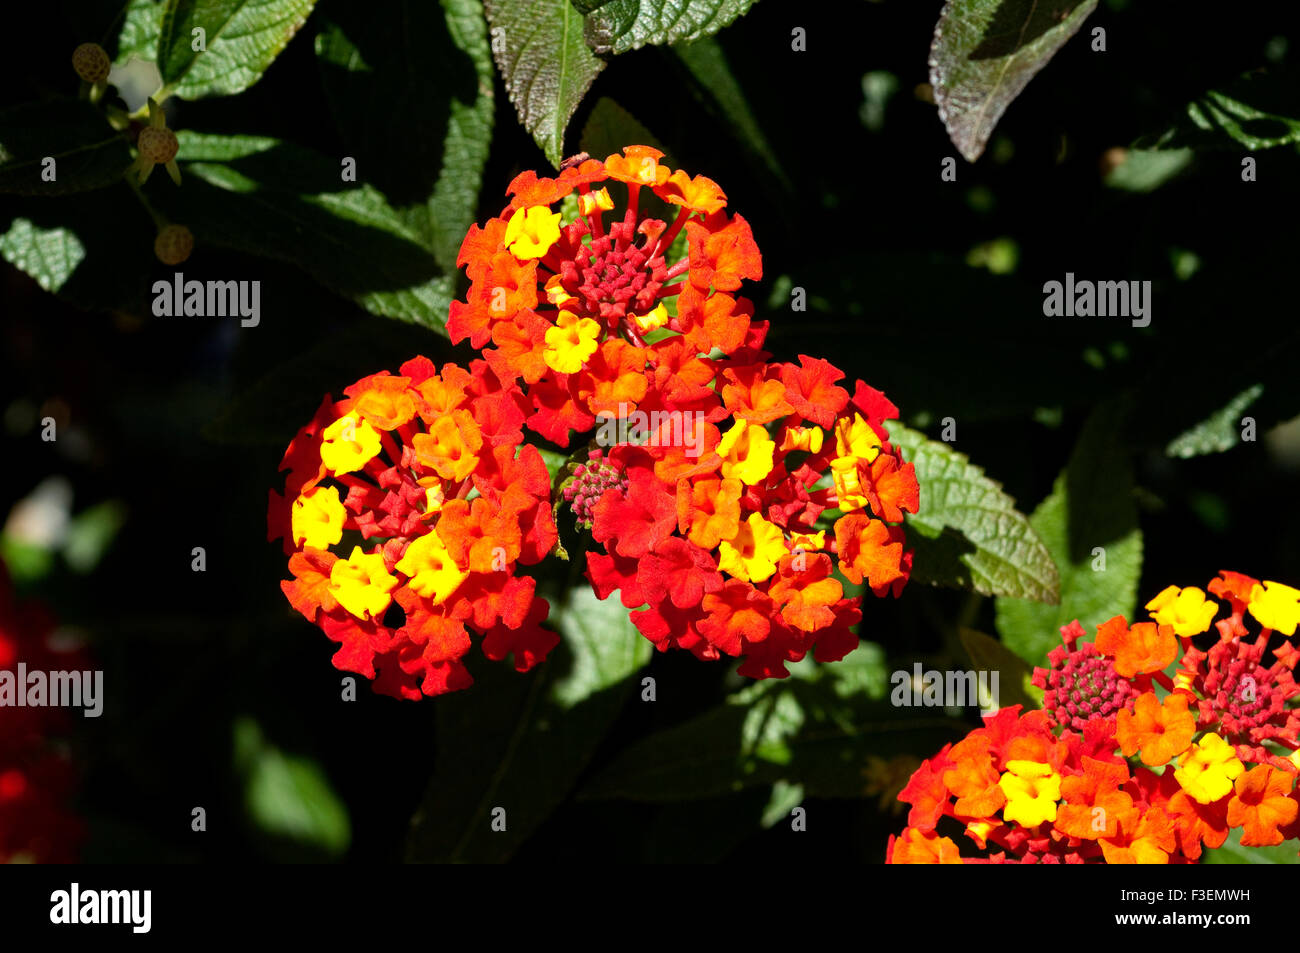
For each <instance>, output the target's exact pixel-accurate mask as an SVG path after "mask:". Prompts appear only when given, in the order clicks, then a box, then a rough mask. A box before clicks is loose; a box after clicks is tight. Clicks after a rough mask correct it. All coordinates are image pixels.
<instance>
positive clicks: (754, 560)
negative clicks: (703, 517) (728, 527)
mask: <svg viewBox="0 0 1300 953" xmlns="http://www.w3.org/2000/svg"><path fill="white" fill-rule="evenodd" d="M788 551H789V550H787V549H785V534H784V533H783V532H781V528H780V527H777V525H775V524H772V523H768V521H767V520H764V519H763V517H762V516H759V515H758V514H750V515H749V519H748V520H745V521H744V523H741V524H740V530H738V532H737V533H736V536H733V537H732V538H731V540H723V541H722V542H720V543H718V568H719V569H722V571H723V572H729V573H731V575H732V576H735V577H736V579H741V580H745V581H746V582H762V581H764V580H768V579H771V577H772V573H775V572H776V564H777V563H779V562H780V560H781V556H784V555H785V554H787V553H788Z"/></svg>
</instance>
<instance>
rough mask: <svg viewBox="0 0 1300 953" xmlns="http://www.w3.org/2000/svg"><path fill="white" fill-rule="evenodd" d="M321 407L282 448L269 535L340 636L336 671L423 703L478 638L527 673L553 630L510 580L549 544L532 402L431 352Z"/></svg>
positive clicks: (286, 585) (465, 679)
mask: <svg viewBox="0 0 1300 953" xmlns="http://www.w3.org/2000/svg"><path fill="white" fill-rule="evenodd" d="M344 394H345V395H346V398H345V399H344V400H341V401H334V400H332V399H330V398H328V397H327V398H325V400H324V402H323V403H322V404H321V406H320V409H319V410H317V412H316V415H315V417H313V419H312V421H311V423H309V424H308V425H307V426H306V427H304V428H302V430H300V431H299V432H298V435H297V436H296V437H295V438H294V440H293V442H292V443H291V444H290V445H289V449H288V451H287V452H286V453H285V456H284V461H283V462H282V463H281V466H280V469H282V470H285V469H287V470H288V471H289V475H288V478H287V480H286V483H285V490H284V493H283V494H279V493H276V492H274V491H272V493H271V500H270V508H269V530H268V538H269V539H272V540H274V539H277V538H281V537H282V538H283V539H284V548H285V552H286V553H287V554H288V555H289V571H290V572H291V573H292V574H293V577H294V578H293V579H292V580H290V581H286V582H283V583H281V587H282V588H283V589H284V592H285V595H286V596H288V598H289V602H290V603H291V604H292V605H293V607H294V608H295V609H297V610H298V611H299V612H301V613H302V614H303V615H304V616H306V617H307V619H308V620H309V621H311V622H314V623H316V624H317V625H318V626H320V628H321V629H322V630H323V631H324V632H325V634H326V635H327V636H329V638H330V639H332V640H333V641H335V642H338V643H340V646H339V649H338V651H337V652H336V653H335V655H334V665H335V667H336V668H339V669H341V670H343V671H347V672H355V673H357V674H358V675H363V676H365V677H366V678H370V679H374V687H375V690H376V691H378V692H381V693H384V694H388V695H392V696H394V697H398V698H419V697H421V695H439V694H442V693H444V692H448V691H454V690H456V689H460V688H465V687H467V686H468V685H469V684H470V683H471V682H472V678H471V677H470V674H469V672H468V671H467V669H466V668H465V665H464V663H463V662H462V661H461V660H462V658H463V657H464V655H465V653H466V652H468V651H469V648H470V635H469V633H470V631H473V632H476V633H478V634H480V635H481V636H482V650H483V654H484V655H486V656H487V657H489V658H491V659H498V660H499V659H503V658H504V657H505V656H506V655H508V654H511V653H513V655H514V664H515V668H517V669H518V670H520V671H526V670H527V669H529V668H531V667H532V666H533V665H535V664H536V663H537V662H539V661H541V660H542V659H544V658H545V657H546V654H547V653H548V652H549V651H550V650H551V649H552V648H553V647H554V646H555V644H556V643H557V641H558V638H557V636H556V635H555V634H554V633H553V632H550V631H549V630H547V629H544V628H542V627H541V625H540V623H541V622H542V620H543V619H545V618H546V614H547V611H548V605H547V603H546V601H545V600H544V599H540V598H538V597H537V596H536V595H535V588H536V583H535V581H534V580H533V579H532V578H531V577H529V576H517V575H516V574H515V569H516V567H517V566H520V565H525V566H527V565H532V564H535V563H538V562H540V561H541V560H542V558H543V557H544V556H545V555H546V554H547V553H548V552H550V551H551V549H552V547H554V545H555V542H556V532H555V524H554V522H553V520H552V517H551V504H550V477H549V475H548V473H547V471H546V466H545V464H544V463H543V462H542V458H541V455H540V454H539V453H538V452H537V449H536V448H535V447H531V446H526V445H523V446H521V444H522V439H523V433H522V430H521V427H522V424H523V419H524V403H523V396H522V395H521V394H520V392H519V389H518V388H517V387H516V386H514V384H513V383H512V382H511V383H506V384H503V383H501V382H500V381H499V380H498V379H497V377H496V375H495V374H493V373H492V370H491V369H490V368H489V367H488V366H487V365H486V364H484V363H483V362H482V361H475V362H473V363H472V364H471V365H470V367H469V370H465V369H463V368H461V367H458V366H456V365H455V364H446V365H444V366H443V367H442V369H441V371H439V370H438V369H437V368H436V367H435V366H434V364H433V363H432V362H431V361H429V360H428V359H427V358H423V357H417V358H414V359H412V360H410V361H407V362H406V363H405V364H403V365H402V367H401V369H400V371H399V372H398V375H397V376H393V375H390V374H389V373H388V372H387V371H384V372H381V373H379V374H373V375H371V376H369V377H366V378H363V379H362V380H360V381H358V382H357V383H355V384H353V385H352V386H351V387H349V388H347V389H346V390H345V391H344Z"/></svg>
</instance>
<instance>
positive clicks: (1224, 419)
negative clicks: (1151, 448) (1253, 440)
mask: <svg viewBox="0 0 1300 953" xmlns="http://www.w3.org/2000/svg"><path fill="white" fill-rule="evenodd" d="M1263 393H1264V385H1263V384H1254V385H1252V386H1250V387H1247V388H1246V389H1245V390H1244V391H1242V392H1241V393H1240V394H1238V395H1237V396H1236V397H1234V398H1232V400H1230V401H1228V403H1227V404H1226V405H1225V406H1224V407H1223V408H1222V409H1220V410H1218V411H1215V413H1214V414H1212V415H1211V416H1210V417H1208V418H1207V419H1205V420H1203V421H1201V422H1200V423H1199V424H1197V425H1196V426H1194V427H1192V428H1191V429H1189V430H1185V431H1183V432H1182V433H1181V434H1179V435H1178V436H1177V437H1175V438H1174V439H1173V440H1171V441H1169V446H1167V447H1166V448H1165V453H1167V454H1168V455H1169V456H1171V457H1183V458H1187V457H1197V456H1201V455H1203V454H1207V453H1222V452H1223V451H1225V450H1231V449H1232V448H1233V447H1235V446H1236V445H1237V444H1238V443H1240V442H1241V418H1242V415H1243V414H1244V413H1245V412H1246V410H1247V409H1248V408H1249V407H1250V406H1251V404H1253V403H1255V401H1257V400H1259V398H1260V397H1261V396H1262V395H1263Z"/></svg>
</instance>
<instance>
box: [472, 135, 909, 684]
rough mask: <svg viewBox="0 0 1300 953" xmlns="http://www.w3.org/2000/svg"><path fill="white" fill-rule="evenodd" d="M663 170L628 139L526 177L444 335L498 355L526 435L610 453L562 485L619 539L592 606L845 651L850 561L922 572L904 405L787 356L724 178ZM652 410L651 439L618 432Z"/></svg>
mask: <svg viewBox="0 0 1300 953" xmlns="http://www.w3.org/2000/svg"><path fill="white" fill-rule="evenodd" d="M662 158H663V154H662V153H661V152H659V151H658V150H656V149H652V148H649V147H646V146H629V147H628V148H626V149H624V150H623V154H622V155H612V156H609V157H608V158H607V159H606V160H605V161H604V162H601V161H599V160H595V159H590V158H585V157H583V158H581V160H580V161H575V162H571V163H568V164H567V167H566V168H565V169H564V170H563V171H562V172H561V174H560V175H559V177H558V178H555V179H545V178H544V179H539V178H538V177H537V176H536V175H534V174H533V173H531V172H525V173H523V174H522V175H520V176H518V177H517V178H516V179H515V181H514V182H513V183H512V184H511V185H510V188H509V192H510V194H512V195H513V199H512V200H511V202H510V204H509V205H508V206H507V207H506V208H505V210H504V211H503V212H502V213H501V215H500V216H498V217H496V218H494V219H492V220H490V221H489V222H488V223H487V224H486V225H485V226H484V227H483V228H481V229H480V228H478V227H477V226H476V227H474V228H472V229H471V231H470V233H469V235H468V236H467V237H466V239H465V242H464V245H463V246H462V248H461V253H460V258H459V261H460V263H461V264H462V265H464V266H465V267H466V270H467V272H468V275H469V278H470V281H471V284H470V290H469V292H468V295H467V296H466V300H465V301H463V302H456V303H455V304H453V306H452V312H451V320H450V321H449V322H448V331H449V332H450V334H451V336H452V340H453V341H458V340H462V339H465V338H468V339H469V341H470V343H471V344H473V345H474V346H476V347H486V346H487V345H489V344H491V345H492V347H491V348H489V349H488V350H486V351H485V354H484V356H485V358H486V360H487V362H488V363H489V365H490V366H491V367H492V369H493V370H494V371H495V373H496V375H497V376H498V377H499V378H500V379H501V380H517V381H520V382H521V386H522V387H523V388H524V389H525V393H526V394H527V399H528V401H529V404H530V410H531V413H530V414H529V416H528V419H527V421H526V423H527V426H528V427H529V428H531V429H532V430H534V431H536V432H537V433H538V434H540V435H542V436H543V437H545V438H547V439H549V440H552V441H554V442H555V443H557V444H559V445H560V446H568V445H569V444H570V441H571V440H572V439H573V437H574V436H575V435H576V434H585V433H589V432H590V431H592V430H593V429H594V430H596V431H597V432H596V440H595V442H596V443H597V444H600V445H602V449H600V450H596V451H592V452H591V455H590V459H589V460H588V462H585V463H583V464H582V465H581V466H580V468H578V470H577V471H576V472H575V473H574V475H573V480H572V481H571V482H570V483H569V485H568V486H566V487H565V490H564V493H565V499H566V501H568V502H569V503H570V505H571V507H572V509H573V511H574V514H575V516H576V518H577V521H578V523H579V525H581V526H583V527H590V529H591V533H592V537H593V538H594V540H595V541H596V542H597V543H598V544H601V545H602V546H603V548H604V552H590V553H588V563H587V575H588V578H589V579H590V580H591V582H592V584H593V586H594V587H595V589H596V592H597V594H598V595H599V596H600V597H601V598H608V597H609V596H610V594H611V593H612V592H614V591H615V590H618V591H619V593H620V598H621V599H622V602H623V604H624V605H625V606H627V607H628V608H629V609H633V610H637V611H634V612H633V613H632V619H633V621H634V622H635V624H636V625H637V627H638V628H639V629H640V631H641V632H642V633H643V634H644V635H645V636H646V637H647V638H648V639H650V640H651V641H652V642H654V643H655V645H656V646H657V647H658V648H659V649H661V650H664V649H668V648H684V649H689V650H690V651H692V652H694V653H695V654H696V655H698V656H700V657H701V658H709V659H714V658H718V657H719V655H720V654H725V655H730V656H743V657H744V659H745V661H744V663H743V664H742V665H741V668H740V671H741V673H742V674H745V675H750V676H753V677H756V678H766V677H780V676H783V675H785V674H786V669H785V663H786V662H787V661H794V660H797V659H800V658H802V657H803V656H804V655H805V654H806V653H807V652H809V651H813V652H814V656H815V657H816V658H817V659H819V660H835V659H839V658H842V657H843V656H844V655H845V654H846V653H847V652H849V651H850V650H851V649H852V648H853V647H854V646H855V645H856V644H857V637H856V636H855V635H854V634H853V633H852V631H851V626H852V625H854V624H855V623H856V622H857V621H858V620H859V619H860V618H861V610H860V608H859V606H860V603H861V599H860V598H856V597H855V598H845V597H844V588H843V584H842V583H841V582H840V580H839V579H837V578H835V576H834V575H833V571H834V570H835V569H836V568H838V569H839V570H840V572H841V573H842V574H843V577H844V578H846V579H848V580H849V581H850V582H852V583H854V584H863V583H864V582H865V584H866V585H867V586H869V587H870V588H871V589H872V590H873V592H875V593H876V594H877V595H884V594H886V593H888V592H893V593H895V594H897V593H898V592H899V590H900V589H901V588H902V586H903V585H904V583H905V582H906V581H907V578H908V575H909V572H910V567H911V553H910V552H908V551H907V550H906V549H905V545H904V539H903V532H902V527H901V525H899V524H900V523H901V522H902V519H903V513H904V511H907V512H913V513H914V512H916V510H917V507H918V503H919V491H918V487H917V483H916V477H915V473H914V471H913V467H912V465H911V464H907V463H904V462H903V459H902V455H901V453H900V452H899V451H898V449H897V448H895V447H893V446H891V445H890V444H889V435H888V432H887V431H886V430H885V427H884V422H885V421H886V420H887V419H890V418H892V417H894V416H896V415H897V413H898V411H897V408H895V407H894V406H893V405H892V404H891V403H890V402H889V401H888V400H887V399H886V398H885V397H884V395H883V394H881V393H880V392H878V391H876V390H873V389H872V388H870V387H868V386H867V385H866V384H865V383H863V382H862V381H858V382H857V385H856V390H855V391H854V393H853V394H852V395H851V396H850V394H849V392H848V391H847V390H845V389H844V388H843V387H840V386H838V384H837V383H836V382H837V381H839V380H841V379H842V378H843V377H844V374H843V372H842V371H840V370H839V369H837V368H836V367H834V366H833V365H831V364H830V363H828V362H827V361H824V360H820V359H818V358H814V357H808V356H801V357H800V359H799V362H798V363H797V364H795V363H781V362H772V361H771V360H770V358H771V356H772V355H771V354H770V353H768V352H766V351H764V350H763V343H764V340H765V338H766V335H767V330H768V323H767V322H766V321H755V320H754V319H753V313H754V308H753V305H752V304H751V303H750V302H749V301H748V300H746V299H745V298H741V297H737V296H736V295H735V292H737V291H738V290H739V289H740V287H741V283H742V281H744V280H745V279H757V278H760V277H761V276H762V258H761V256H760V254H759V250H758V246H757V244H756V243H755V242H754V238H753V235H752V233H751V231H750V228H749V225H748V223H747V222H746V221H745V219H744V218H743V217H741V216H740V215H734V216H732V215H729V214H728V213H727V211H726V205H727V198H726V196H725V195H724V194H723V192H722V190H721V188H720V187H719V186H718V184H717V183H716V182H714V181H712V180H711V179H708V178H705V177H704V176H695V177H694V178H692V177H690V176H689V175H687V174H686V173H685V172H682V171H680V170H679V171H676V172H674V171H671V170H670V169H668V168H667V167H666V166H665V165H663V164H662V162H661V161H660V160H661V159H662ZM611 188H613V189H615V191H618V192H620V194H623V193H625V194H626V202H625V203H624V205H623V210H622V211H621V213H620V212H616V211H615V209H616V203H615V199H614V196H613V195H611V191H610V190H611ZM652 202H657V203H658V205H659V206H660V207H661V208H662V209H663V211H664V212H665V213H668V214H670V217H671V219H672V220H671V222H669V221H667V220H665V219H661V218H657V217H655V213H654V212H653V211H651V210H649V206H650V205H651V203H652ZM557 207H558V210H557ZM674 207H675V211H674ZM607 213H613V214H612V215H611V216H610V219H611V220H610V221H609V222H608V223H607V222H606V215H607ZM679 236H684V240H683V241H678V238H679ZM674 259H675V260H674ZM637 419H639V420H640V424H639V426H637V427H636V428H634V429H635V431H636V435H635V437H634V438H632V439H625V438H623V437H621V436H615V437H607V436H606V432H607V431H608V430H617V429H618V428H617V427H615V426H614V424H616V423H617V424H620V425H621V424H623V423H626V422H628V421H635V420H637ZM828 510H830V511H838V513H839V514H840V515H839V519H838V520H834V521H832V520H830V519H827V518H824V517H823V514H824V513H826V512H827V511H828ZM819 520H822V525H820V526H819ZM641 607H644V608H641Z"/></svg>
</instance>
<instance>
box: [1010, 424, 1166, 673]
mask: <svg viewBox="0 0 1300 953" xmlns="http://www.w3.org/2000/svg"><path fill="white" fill-rule="evenodd" d="M1120 417H1121V415H1120V414H1119V412H1117V411H1116V409H1115V407H1114V406H1112V405H1103V407H1102V408H1101V409H1099V410H1098V411H1096V412H1094V414H1093V416H1092V417H1091V418H1090V419H1089V421H1088V423H1087V424H1086V425H1085V427H1084V432H1083V434H1082V436H1081V437H1080V438H1079V443H1078V445H1077V446H1076V447H1075V449H1074V452H1073V453H1072V454H1071V455H1070V461H1069V463H1068V465H1067V466H1066V468H1065V470H1064V472H1062V473H1061V475H1060V476H1059V477H1057V480H1056V483H1055V485H1054V487H1053V489H1052V493H1051V495H1050V496H1049V497H1048V498H1047V499H1045V500H1044V501H1043V502H1042V503H1041V504H1039V506H1038V508H1037V509H1036V510H1034V513H1033V515H1032V516H1031V517H1030V518H1029V521H1030V523H1032V524H1033V526H1034V529H1035V530H1037V531H1038V535H1039V536H1040V537H1041V538H1042V540H1043V542H1044V543H1046V544H1047V548H1048V549H1049V550H1050V551H1051V553H1052V558H1053V559H1055V561H1056V565H1057V567H1058V568H1059V569H1060V573H1061V601H1060V604H1059V605H1056V606H1045V605H1042V604H1041V603H1035V602H1028V601H1025V600H1022V599H999V600H998V601H997V627H998V633H999V634H1000V635H1001V636H1002V641H1003V643H1004V644H1005V645H1006V646H1007V647H1008V648H1009V649H1011V650H1012V651H1013V652H1015V653H1016V654H1017V655H1019V656H1020V657H1021V658H1023V659H1024V660H1025V661H1027V662H1029V663H1030V664H1031V665H1041V664H1043V661H1044V659H1045V658H1046V655H1047V652H1048V651H1049V650H1050V649H1051V648H1052V647H1053V646H1055V645H1057V644H1059V643H1060V641H1061V637H1060V629H1061V626H1063V625H1068V624H1069V623H1070V622H1073V621H1074V620H1075V619H1078V620H1079V621H1080V622H1081V623H1082V624H1083V626H1084V628H1085V630H1087V631H1089V632H1091V631H1092V630H1093V628H1094V627H1095V626H1098V625H1101V623H1103V622H1105V621H1106V620H1107V619H1111V618H1114V617H1115V616H1117V615H1122V616H1124V617H1125V618H1127V619H1129V620H1132V619H1133V617H1134V616H1133V613H1134V609H1135V604H1136V602H1137V591H1138V579H1139V577H1140V576H1141V574H1142V531H1141V529H1139V528H1138V521H1137V504H1136V503H1135V502H1134V497H1133V473H1132V469H1131V467H1130V464H1129V460H1128V456H1127V451H1126V450H1125V449H1124V448H1123V447H1122V446H1121V445H1120V443H1119V442H1118V438H1117V436H1116V434H1117V430H1118V428H1119V426H1120ZM1098 549H1100V550H1101V551H1102V552H1103V554H1104V559H1105V562H1104V566H1105V568H1104V569H1096V568H1094V567H1096V566H1099V565H1101V563H1100V561H1099V556H1098V553H1097V550H1098Z"/></svg>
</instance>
